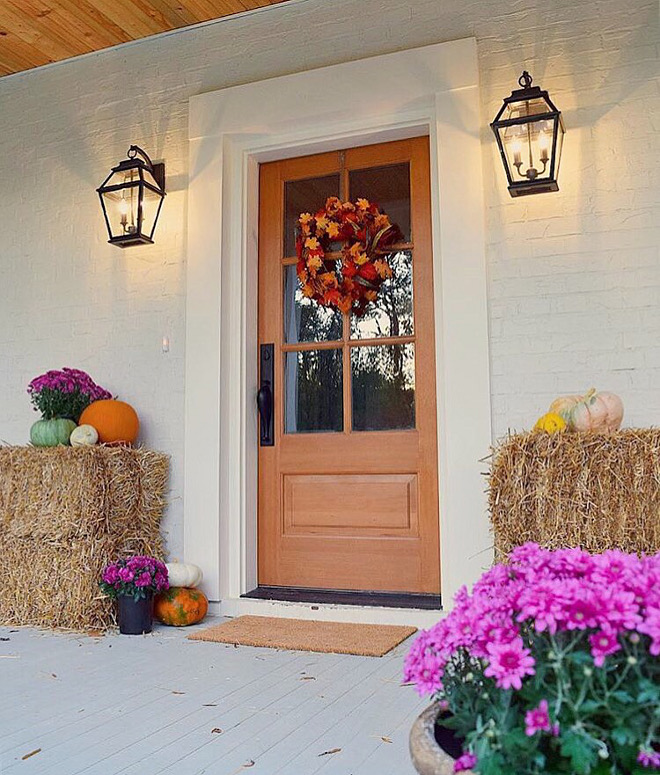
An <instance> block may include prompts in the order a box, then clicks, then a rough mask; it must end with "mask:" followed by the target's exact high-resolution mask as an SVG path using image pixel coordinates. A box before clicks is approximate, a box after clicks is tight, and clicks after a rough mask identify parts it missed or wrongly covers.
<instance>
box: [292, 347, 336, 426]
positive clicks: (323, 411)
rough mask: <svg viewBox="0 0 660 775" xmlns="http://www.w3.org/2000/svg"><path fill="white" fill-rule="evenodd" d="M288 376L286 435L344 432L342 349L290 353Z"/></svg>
mask: <svg viewBox="0 0 660 775" xmlns="http://www.w3.org/2000/svg"><path fill="white" fill-rule="evenodd" d="M284 373H285V377H284V379H285V383H286V389H285V399H284V400H285V406H284V429H285V432H286V433H319V432H322V431H341V430H343V427H344V416H343V414H344V409H343V406H344V402H343V393H342V385H343V379H342V351H341V350H304V351H300V352H288V353H286V356H285V362H284Z"/></svg>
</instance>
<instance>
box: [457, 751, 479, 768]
mask: <svg viewBox="0 0 660 775" xmlns="http://www.w3.org/2000/svg"><path fill="white" fill-rule="evenodd" d="M476 764H477V757H476V756H475V755H474V754H473V753H464V754H463V756H459V757H458V759H456V761H455V762H454V772H464V771H465V770H471V769H472V768H473V767H474V766H475V765H476Z"/></svg>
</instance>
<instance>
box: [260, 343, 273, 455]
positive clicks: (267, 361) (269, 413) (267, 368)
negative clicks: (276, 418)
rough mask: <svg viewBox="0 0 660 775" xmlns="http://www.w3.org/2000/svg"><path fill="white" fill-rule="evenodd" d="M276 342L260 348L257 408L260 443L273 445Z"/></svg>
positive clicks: (264, 445) (268, 445) (265, 445)
mask: <svg viewBox="0 0 660 775" xmlns="http://www.w3.org/2000/svg"><path fill="white" fill-rule="evenodd" d="M274 351H275V346H274V344H272V343H271V344H262V345H261V347H260V348H259V391H258V393H257V409H258V410H259V444H260V445H261V446H262V447H272V446H273V445H274V444H275V434H274V427H273V426H274V423H273V399H274V395H273V381H274V377H275V375H274V363H273V356H274Z"/></svg>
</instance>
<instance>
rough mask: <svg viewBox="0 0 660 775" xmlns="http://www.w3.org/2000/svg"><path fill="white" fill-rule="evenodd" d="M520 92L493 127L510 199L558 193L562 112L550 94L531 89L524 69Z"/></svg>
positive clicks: (507, 103) (508, 101)
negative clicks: (549, 192)
mask: <svg viewBox="0 0 660 775" xmlns="http://www.w3.org/2000/svg"><path fill="white" fill-rule="evenodd" d="M518 83H519V84H520V86H521V88H520V89H515V90H514V91H512V92H511V96H510V97H506V98H505V100H504V104H503V105H502V107H501V109H500V112H499V113H498V114H497V116H495V120H494V121H493V123H492V124H491V125H490V126H491V129H492V130H493V132H494V133H495V137H496V139H497V145H498V147H499V149H500V154H501V156H502V162H503V163H504V170H505V172H506V177H507V180H508V181H509V193H510V194H511V196H526V195H528V194H543V193H545V192H546V191H559V186H558V184H557V176H558V174H559V159H560V157H561V149H562V141H563V137H564V122H563V120H562V117H561V112H560V111H558V110H557V108H556V107H555V106H554V104H553V102H552V100H551V99H550V97H549V96H548V92H547V91H542V90H541V88H540V87H539V86H532V77H531V76H530V74H529V73H528V72H527V70H525V71H524V72H523V74H522V75H521V76H520V78H519V79H518Z"/></svg>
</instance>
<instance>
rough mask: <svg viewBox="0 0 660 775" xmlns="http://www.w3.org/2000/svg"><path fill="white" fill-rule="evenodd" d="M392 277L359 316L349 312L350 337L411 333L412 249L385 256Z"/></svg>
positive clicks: (369, 337) (404, 334)
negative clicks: (350, 314)
mask: <svg viewBox="0 0 660 775" xmlns="http://www.w3.org/2000/svg"><path fill="white" fill-rule="evenodd" d="M387 259H388V262H389V265H390V267H391V268H392V277H391V278H390V279H389V280H386V281H385V282H384V283H383V284H382V286H381V288H380V291H379V292H378V298H377V299H376V301H375V302H373V303H372V304H370V305H369V306H368V307H367V309H366V311H365V313H364V315H362V317H357V316H356V315H352V316H351V339H375V338H376V337H382V336H411V335H412V334H413V333H414V331H413V276H412V273H413V266H412V252H411V251H410V250H401V251H399V252H398V253H394V254H392V255H390V256H388V257H387Z"/></svg>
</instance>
